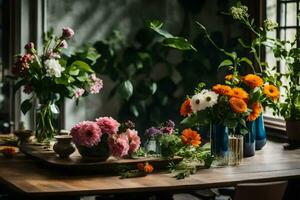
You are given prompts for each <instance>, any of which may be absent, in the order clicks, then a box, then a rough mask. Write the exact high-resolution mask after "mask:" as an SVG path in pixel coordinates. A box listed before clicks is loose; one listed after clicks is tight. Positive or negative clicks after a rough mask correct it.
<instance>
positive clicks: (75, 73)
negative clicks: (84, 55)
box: [69, 66, 80, 76]
mask: <svg viewBox="0 0 300 200" xmlns="http://www.w3.org/2000/svg"><path fill="white" fill-rule="evenodd" d="M79 71H80V70H79V69H78V68H77V67H75V66H72V67H71V68H70V69H69V74H70V75H71V76H78V74H79Z"/></svg>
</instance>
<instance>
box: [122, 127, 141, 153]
mask: <svg viewBox="0 0 300 200" xmlns="http://www.w3.org/2000/svg"><path fill="white" fill-rule="evenodd" d="M125 134H126V135H127V137H128V141H129V152H130V153H134V152H137V150H138V149H139V148H140V145H141V138H140V137H139V135H138V132H137V131H136V130H134V129H133V130H132V129H127V130H126V132H125Z"/></svg>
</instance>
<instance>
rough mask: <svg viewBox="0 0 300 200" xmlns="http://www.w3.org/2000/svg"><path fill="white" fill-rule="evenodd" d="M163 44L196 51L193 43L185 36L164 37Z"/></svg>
mask: <svg viewBox="0 0 300 200" xmlns="http://www.w3.org/2000/svg"><path fill="white" fill-rule="evenodd" d="M162 44H163V45H165V46H168V47H171V48H175V49H179V50H191V49H192V50H194V51H197V50H196V49H195V47H193V45H192V44H191V43H190V42H189V41H188V40H187V39H185V38H182V37H173V38H166V39H164V40H163V42H162Z"/></svg>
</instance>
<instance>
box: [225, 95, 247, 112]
mask: <svg viewBox="0 0 300 200" xmlns="http://www.w3.org/2000/svg"><path fill="white" fill-rule="evenodd" d="M229 104H230V107H231V109H232V110H233V111H234V112H236V113H244V112H246V111H247V104H246V103H245V101H244V100H243V99H240V98H236V97H231V98H230V99H229Z"/></svg>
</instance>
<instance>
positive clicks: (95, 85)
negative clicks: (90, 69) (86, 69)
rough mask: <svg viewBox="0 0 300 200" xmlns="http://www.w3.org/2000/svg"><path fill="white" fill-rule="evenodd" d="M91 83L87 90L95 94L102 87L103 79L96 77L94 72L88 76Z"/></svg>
mask: <svg viewBox="0 0 300 200" xmlns="http://www.w3.org/2000/svg"><path fill="white" fill-rule="evenodd" d="M90 78H91V80H92V83H91V85H90V88H89V91H90V93H91V94H97V93H99V91H100V90H101V89H102V88H103V81H102V80H101V79H100V78H97V77H96V75H95V74H92V75H91V76H90Z"/></svg>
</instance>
